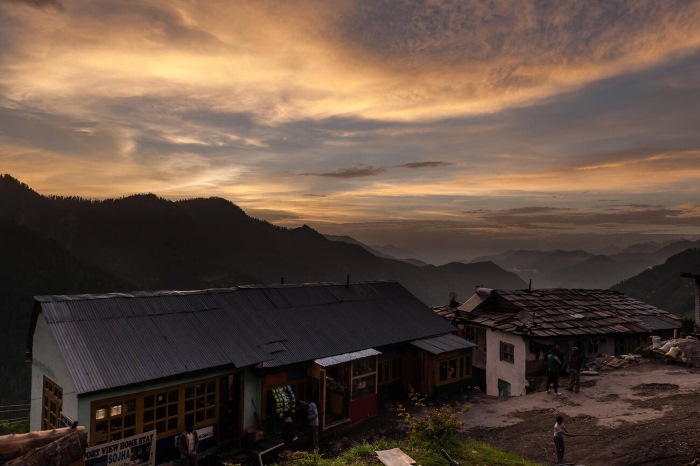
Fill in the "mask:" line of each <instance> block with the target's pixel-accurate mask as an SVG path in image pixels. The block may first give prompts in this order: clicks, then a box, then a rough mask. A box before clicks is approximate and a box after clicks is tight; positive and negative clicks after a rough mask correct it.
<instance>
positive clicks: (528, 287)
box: [527, 278, 532, 291]
mask: <svg viewBox="0 0 700 466" xmlns="http://www.w3.org/2000/svg"><path fill="white" fill-rule="evenodd" d="M527 291H532V278H531V279H530V284H529V285H527Z"/></svg>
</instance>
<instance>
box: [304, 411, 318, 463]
mask: <svg viewBox="0 0 700 466" xmlns="http://www.w3.org/2000/svg"><path fill="white" fill-rule="evenodd" d="M306 413H307V415H306V420H307V421H308V424H309V450H311V451H318V407H317V406H316V402H315V401H314V400H311V402H309V405H308V406H307V412H306Z"/></svg>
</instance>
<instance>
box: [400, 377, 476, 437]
mask: <svg viewBox="0 0 700 466" xmlns="http://www.w3.org/2000/svg"><path fill="white" fill-rule="evenodd" d="M409 400H410V401H411V403H412V404H413V407H414V410H413V411H416V413H415V414H414V413H411V411H410V410H408V409H407V408H406V407H404V406H403V405H402V404H399V405H398V407H397V408H396V409H397V413H398V415H399V417H401V418H402V419H403V421H404V423H405V424H406V428H407V430H408V438H409V441H410V442H411V443H413V442H419V443H428V444H435V445H437V446H442V445H446V444H449V443H452V442H454V441H456V440H458V439H459V431H460V429H461V428H462V426H463V425H464V423H463V422H462V421H460V420H459V418H458V413H457V411H455V409H454V408H452V407H451V406H449V405H446V404H443V405H441V406H437V407H436V406H431V405H429V404H428V402H427V401H426V400H425V398H424V397H423V396H421V395H420V394H419V393H417V392H416V391H415V390H414V389H413V387H409Z"/></svg>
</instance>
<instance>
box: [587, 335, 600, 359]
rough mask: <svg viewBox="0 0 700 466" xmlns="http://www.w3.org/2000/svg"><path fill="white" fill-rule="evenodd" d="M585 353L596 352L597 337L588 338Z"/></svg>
mask: <svg viewBox="0 0 700 466" xmlns="http://www.w3.org/2000/svg"><path fill="white" fill-rule="evenodd" d="M587 353H589V354H594V355H595V354H598V339H597V338H591V339H590V340H588V350H587Z"/></svg>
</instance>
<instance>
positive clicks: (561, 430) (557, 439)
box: [554, 416, 576, 465]
mask: <svg viewBox="0 0 700 466" xmlns="http://www.w3.org/2000/svg"><path fill="white" fill-rule="evenodd" d="M564 436H567V437H576V436H575V435H574V434H572V433H569V431H568V430H566V426H564V418H563V417H561V416H557V422H556V423H555V424H554V448H555V450H556V453H557V464H558V465H559V464H564Z"/></svg>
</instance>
